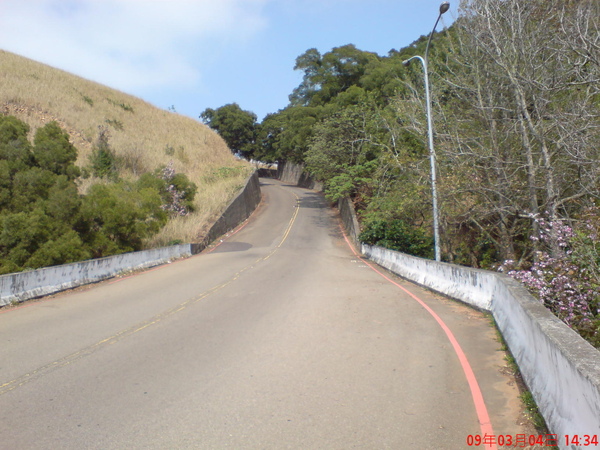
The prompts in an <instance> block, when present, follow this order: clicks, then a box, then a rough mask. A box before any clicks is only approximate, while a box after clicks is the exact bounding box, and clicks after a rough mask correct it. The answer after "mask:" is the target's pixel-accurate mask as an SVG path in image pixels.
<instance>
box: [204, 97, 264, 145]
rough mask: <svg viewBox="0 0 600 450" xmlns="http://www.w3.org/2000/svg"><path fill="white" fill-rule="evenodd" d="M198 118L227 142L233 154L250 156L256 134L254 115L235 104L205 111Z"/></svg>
mask: <svg viewBox="0 0 600 450" xmlns="http://www.w3.org/2000/svg"><path fill="white" fill-rule="evenodd" d="M200 118H201V119H202V120H203V121H204V123H206V124H207V125H208V126H209V127H211V128H212V129H213V130H215V131H217V132H218V133H219V135H221V137H222V138H223V139H224V140H225V142H227V145H228V146H229V148H230V149H231V151H232V152H233V153H239V154H240V155H242V156H250V155H251V154H252V153H253V151H254V144H255V141H256V134H257V123H256V114H254V113H252V112H250V111H244V110H242V109H241V108H240V106H239V105H238V104H237V103H231V104H228V105H225V106H222V107H220V108H217V109H216V110H215V109H211V108H207V109H205V110H204V111H203V112H202V114H200Z"/></svg>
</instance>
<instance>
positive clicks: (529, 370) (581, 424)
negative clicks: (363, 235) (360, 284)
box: [362, 244, 600, 449]
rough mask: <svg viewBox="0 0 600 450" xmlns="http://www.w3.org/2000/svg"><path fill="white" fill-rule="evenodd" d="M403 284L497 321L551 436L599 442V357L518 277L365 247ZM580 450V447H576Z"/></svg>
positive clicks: (561, 442)
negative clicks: (424, 289)
mask: <svg viewBox="0 0 600 450" xmlns="http://www.w3.org/2000/svg"><path fill="white" fill-rule="evenodd" d="M362 252H363V254H364V255H365V256H366V257H367V258H369V259H371V260H372V261H374V262H376V263H377V264H379V265H381V266H383V267H385V268H387V269H389V270H391V271H392V272H394V273H396V274H398V275H400V276H401V277H403V278H406V279H408V280H411V281H414V282H416V283H418V284H420V285H422V286H425V287H427V288H429V289H431V290H434V291H437V292H439V293H441V294H444V295H447V296H449V297H452V298H454V299H457V300H460V301H463V302H465V303H468V304H470V305H472V306H474V307H476V308H478V309H482V310H486V311H489V312H491V313H492V314H493V316H494V319H495V320H496V323H497V326H498V328H499V329H500V332H501V333H502V336H503V337H504V340H505V341H506V343H507V345H508V348H509V349H510V352H511V353H512V355H513V357H514V358H515V360H516V362H517V364H518V366H519V369H520V371H521V374H522V375H523V379H524V381H525V383H526V384H527V387H528V388H529V390H530V391H531V393H532V395H533V397H534V399H535V401H536V403H537V405H538V408H539V410H540V412H541V414H542V415H543V416H544V419H545V420H546V423H547V425H548V427H549V429H550V430H551V432H552V433H553V434H557V435H558V437H559V439H560V444H561V445H560V448H564V449H567V448H571V447H566V446H565V438H564V436H566V435H569V436H571V437H572V436H575V435H579V436H583V435H590V436H600V352H599V351H598V350H596V349H595V348H594V347H592V346H591V345H590V344H589V343H588V342H586V341H585V340H584V339H583V338H581V337H580V336H579V335H578V334H577V333H575V332H574V331H573V330H571V329H570V328H569V327H568V326H567V325H565V324H564V323H563V322H562V321H560V320H559V319H558V318H557V317H556V316H554V315H553V314H552V313H551V312H550V311H548V310H547V309H546V308H545V307H544V306H543V305H542V304H541V303H540V302H539V301H537V300H536V299H535V298H533V297H532V296H531V295H530V294H529V292H528V291H527V290H526V289H525V288H524V287H523V286H522V285H521V284H520V283H519V282H517V281H515V280H513V279H512V278H510V277H508V276H506V275H503V274H499V273H495V272H490V271H485V270H478V269H471V268H468V267H461V266H457V265H453V264H446V263H440V262H436V261H432V260H426V259H422V258H417V257H414V256H410V255H406V254H403V253H399V252H395V251H393V250H388V249H384V248H381V247H372V246H369V245H366V244H362ZM573 448H575V447H573Z"/></svg>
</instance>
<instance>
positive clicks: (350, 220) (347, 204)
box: [338, 197, 360, 251]
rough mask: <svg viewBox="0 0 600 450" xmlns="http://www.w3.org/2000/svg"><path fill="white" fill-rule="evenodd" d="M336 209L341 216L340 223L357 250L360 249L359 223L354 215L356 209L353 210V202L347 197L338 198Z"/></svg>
mask: <svg viewBox="0 0 600 450" xmlns="http://www.w3.org/2000/svg"><path fill="white" fill-rule="evenodd" d="M338 210H339V211H340V216H341V218H342V224H343V225H344V229H345V230H346V234H347V235H348V237H349V238H350V240H351V241H352V243H353V244H354V247H355V248H356V250H357V251H360V240H359V239H358V236H359V235H360V225H359V223H358V218H357V217H356V211H355V210H354V204H353V203H352V200H350V198H348V197H344V198H341V199H340V200H338Z"/></svg>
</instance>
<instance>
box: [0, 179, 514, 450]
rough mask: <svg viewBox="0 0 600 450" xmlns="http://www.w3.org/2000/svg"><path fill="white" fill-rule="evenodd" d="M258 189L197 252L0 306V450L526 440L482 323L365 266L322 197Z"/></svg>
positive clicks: (459, 444) (267, 185)
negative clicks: (242, 221) (258, 196)
mask: <svg viewBox="0 0 600 450" xmlns="http://www.w3.org/2000/svg"><path fill="white" fill-rule="evenodd" d="M262 184H263V186H262V189H263V193H264V201H263V204H262V205H261V206H260V207H259V210H258V211H257V212H256V213H255V214H254V215H253V216H252V217H251V219H250V220H249V222H248V223H247V224H246V226H245V227H243V228H242V229H240V230H239V231H237V232H236V233H235V234H233V235H232V236H230V237H229V238H227V239H224V240H223V242H221V243H220V245H218V246H217V247H216V248H214V249H212V251H210V252H205V253H203V254H201V255H197V256H194V257H192V258H189V259H186V260H181V261H178V262H175V263H172V264H170V265H166V266H163V267H161V268H158V269H155V270H151V271H147V272H144V273H140V274H136V275H134V276H131V277H129V278H122V279H118V280H114V281H110V282H105V283H100V284H97V285H94V286H90V287H88V288H85V289H81V290H76V291H72V292H68V293H64V294H61V295H57V296H54V297H52V298H48V299H43V300H41V301H37V302H29V303H27V304H25V305H23V306H22V307H19V308H14V309H7V310H4V311H0V342H1V344H0V448H1V449H55V448H61V449H84V448H85V449H123V448H145V449H175V448H177V449H187V448H189V449H221V448H232V449H233V448H235V449H242V448H244V449H255V448H256V449H259V448H260V449H281V448H290V449H349V448H364V449H374V448H377V449H383V448H390V449H461V448H467V444H466V442H467V438H468V437H469V436H475V435H481V434H482V433H484V432H489V433H495V434H496V435H499V434H505V435H506V434H512V435H515V434H517V433H522V432H523V430H522V429H521V427H520V426H519V425H518V424H517V420H518V413H519V402H518V399H517V395H518V393H517V391H516V387H515V386H514V385H511V384H510V383H511V379H510V378H509V377H508V376H507V375H504V374H503V373H502V371H501V369H502V367H503V366H504V365H505V362H504V361H503V354H502V352H500V351H499V348H500V344H499V343H498V342H497V339H496V335H495V332H494V330H493V328H492V327H491V325H490V324H489V321H488V320H487V319H486V318H485V317H484V316H483V315H482V314H481V313H479V312H476V311H473V310H471V309H469V308H467V307H466V306H463V305H459V304H457V303H455V302H453V301H450V300H448V299H444V298H442V297H440V296H437V295H434V294H432V293H430V292H428V291H425V290H423V289H421V288H419V287H417V286H415V285H412V284H410V283H407V282H405V281H403V280H400V279H398V278H395V277H393V276H392V275H390V274H387V273H383V271H381V269H377V270H379V271H380V272H381V274H380V273H378V272H376V271H374V270H372V269H371V268H370V266H369V265H368V264H367V262H365V261H363V260H362V259H361V258H360V257H358V256H357V255H356V254H355V253H354V252H353V250H352V249H351V248H350V247H349V245H348V243H347V241H346V239H345V237H344V235H343V233H342V231H341V228H340V226H339V222H338V220H337V218H336V216H335V212H334V211H333V210H331V209H330V208H328V206H327V204H326V202H325V201H324V199H323V197H322V196H321V195H320V194H317V193H315V192H312V191H308V190H303V189H300V188H296V187H292V186H286V185H284V184H282V183H280V182H277V181H273V180H262ZM382 275H385V277H387V279H386V278H384V276H382ZM436 317H437V319H436ZM438 319H439V320H438ZM441 324H443V326H442V325H441ZM444 327H446V328H447V329H444ZM448 333H450V334H448ZM452 339H455V342H453V341H452ZM457 346H458V349H460V351H459V353H457ZM460 352H464V354H463V355H462V356H461V355H460ZM465 361H466V364H467V366H465ZM465 367H467V368H468V370H472V372H471V373H469V372H468V370H466V369H465ZM477 392H479V394H480V396H481V398H479V397H478V394H477ZM481 448H483V447H481Z"/></svg>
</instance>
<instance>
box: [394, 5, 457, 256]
mask: <svg viewBox="0 0 600 450" xmlns="http://www.w3.org/2000/svg"><path fill="white" fill-rule="evenodd" d="M449 8H450V3H449V2H442V4H441V5H440V14H439V15H438V18H437V20H436V21H435V25H434V26H433V29H432V30H431V33H429V40H428V41H427V47H425V58H423V57H421V56H418V55H416V56H413V57H412V58H409V59H407V60H406V61H402V64H404V65H405V66H408V65H409V64H410V62H411V61H412V60H413V59H418V60H419V61H421V64H423V75H424V78H425V102H426V108H427V137H428V141H429V161H430V164H431V196H432V203H433V241H434V243H433V245H434V249H435V260H436V261H441V252H440V217H439V209H438V199H437V183H436V168H435V150H434V148H433V121H432V115H431V97H430V95H429V73H428V68H427V62H428V57H429V44H430V43H431V37H432V36H433V33H434V32H435V28H436V27H437V24H438V22H439V21H440V18H441V17H442V14H444V13H445V12H446V11H448V9H449Z"/></svg>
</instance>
